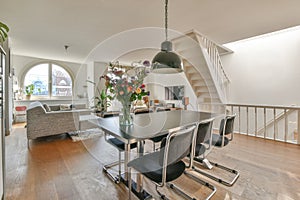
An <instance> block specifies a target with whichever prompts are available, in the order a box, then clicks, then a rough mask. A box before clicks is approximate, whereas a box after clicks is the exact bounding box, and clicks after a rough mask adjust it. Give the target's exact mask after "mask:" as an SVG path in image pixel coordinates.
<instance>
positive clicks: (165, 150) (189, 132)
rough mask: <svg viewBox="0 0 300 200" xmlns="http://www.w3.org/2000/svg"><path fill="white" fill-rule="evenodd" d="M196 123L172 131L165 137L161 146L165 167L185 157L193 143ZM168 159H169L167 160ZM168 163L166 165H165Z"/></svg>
mask: <svg viewBox="0 0 300 200" xmlns="http://www.w3.org/2000/svg"><path fill="white" fill-rule="evenodd" d="M195 128H196V125H193V126H190V127H187V128H184V129H182V130H179V131H175V132H172V133H170V134H169V135H168V137H167V138H164V139H163V141H162V143H161V148H160V160H159V161H160V164H161V165H162V166H164V167H166V166H168V165H170V164H173V163H176V162H178V161H180V160H182V159H183V158H185V157H186V156H187V155H188V154H189V153H190V149H191V146H192V143H193V138H194V132H195ZM166 159H167V160H166ZM164 164H166V165H164Z"/></svg>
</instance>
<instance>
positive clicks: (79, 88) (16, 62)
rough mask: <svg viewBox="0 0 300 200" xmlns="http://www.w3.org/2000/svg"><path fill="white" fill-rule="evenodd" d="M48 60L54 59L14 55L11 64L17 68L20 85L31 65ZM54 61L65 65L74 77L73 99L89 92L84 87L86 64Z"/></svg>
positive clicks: (16, 72) (16, 74)
mask: <svg viewBox="0 0 300 200" xmlns="http://www.w3.org/2000/svg"><path fill="white" fill-rule="evenodd" d="M47 61H52V60H47V59H41V58H34V57H27V56H19V55H13V56H12V65H11V66H12V67H13V68H14V69H15V76H16V77H17V79H18V82H19V87H20V86H22V85H21V84H22V83H21V81H22V75H23V73H24V72H25V71H26V70H28V68H29V67H31V66H33V65H34V64H37V63H39V62H47ZM54 62H55V63H57V64H60V65H62V66H63V67H65V68H66V69H67V70H68V71H69V72H70V73H71V75H72V77H73V78H74V83H73V84H74V90H73V99H75V100H77V99H78V96H77V95H83V94H84V93H86V92H87V91H86V90H87V89H86V87H84V86H85V85H86V79H87V70H86V65H82V64H80V63H71V62H64V61H54Z"/></svg>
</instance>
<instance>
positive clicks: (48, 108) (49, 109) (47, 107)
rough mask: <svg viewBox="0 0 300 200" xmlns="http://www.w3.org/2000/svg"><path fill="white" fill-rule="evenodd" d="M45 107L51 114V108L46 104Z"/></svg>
mask: <svg viewBox="0 0 300 200" xmlns="http://www.w3.org/2000/svg"><path fill="white" fill-rule="evenodd" d="M43 106H44V108H45V110H46V112H51V108H50V106H49V105H48V104H46V103H44V104H43Z"/></svg>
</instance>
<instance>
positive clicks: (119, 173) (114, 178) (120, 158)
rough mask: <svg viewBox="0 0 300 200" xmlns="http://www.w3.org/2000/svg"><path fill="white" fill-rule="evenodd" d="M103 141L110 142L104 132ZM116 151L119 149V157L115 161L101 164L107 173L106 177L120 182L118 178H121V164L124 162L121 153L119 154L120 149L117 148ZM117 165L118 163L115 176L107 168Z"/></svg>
mask: <svg viewBox="0 0 300 200" xmlns="http://www.w3.org/2000/svg"><path fill="white" fill-rule="evenodd" d="M105 141H106V142H108V143H110V144H111V142H110V141H109V138H108V135H107V134H106V133H105ZM111 145H113V146H114V144H111ZM118 151H119V159H118V160H117V161H115V162H112V163H109V164H106V165H104V166H103V171H104V172H105V174H107V175H108V177H109V178H110V179H111V180H112V181H114V182H115V183H120V178H121V164H122V163H124V160H122V155H121V152H122V151H121V150H120V149H118ZM117 165H119V169H118V175H117V176H115V175H113V174H112V173H111V172H110V171H109V169H110V168H112V167H114V166H117Z"/></svg>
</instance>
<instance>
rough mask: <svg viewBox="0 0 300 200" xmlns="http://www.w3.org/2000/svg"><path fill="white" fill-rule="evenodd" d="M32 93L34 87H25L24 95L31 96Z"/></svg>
mask: <svg viewBox="0 0 300 200" xmlns="http://www.w3.org/2000/svg"><path fill="white" fill-rule="evenodd" d="M33 91H34V85H33V84H30V85H27V86H26V87H25V92H26V95H32V94H33Z"/></svg>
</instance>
